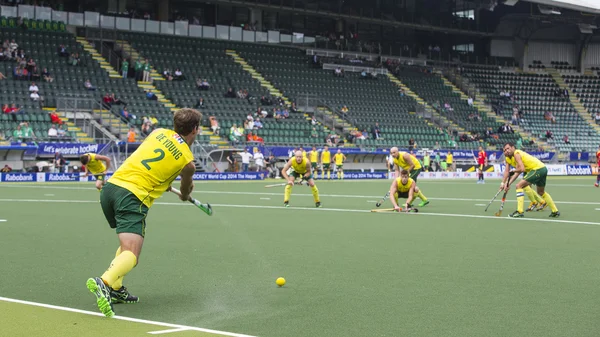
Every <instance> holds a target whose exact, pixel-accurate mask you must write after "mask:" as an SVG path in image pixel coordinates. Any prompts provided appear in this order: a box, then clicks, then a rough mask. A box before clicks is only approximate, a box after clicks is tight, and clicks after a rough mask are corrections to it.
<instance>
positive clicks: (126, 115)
mask: <svg viewBox="0 0 600 337" xmlns="http://www.w3.org/2000/svg"><path fill="white" fill-rule="evenodd" d="M121 117H122V118H123V119H125V120H126V121H127V123H130V122H131V120H132V119H135V116H134V115H132V114H130V113H129V111H127V107H123V109H122V110H121Z"/></svg>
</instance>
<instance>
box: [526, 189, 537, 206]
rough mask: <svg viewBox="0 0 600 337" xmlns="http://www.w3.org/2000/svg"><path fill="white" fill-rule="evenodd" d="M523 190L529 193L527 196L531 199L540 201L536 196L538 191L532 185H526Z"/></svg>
mask: <svg viewBox="0 0 600 337" xmlns="http://www.w3.org/2000/svg"><path fill="white" fill-rule="evenodd" d="M523 192H525V195H527V198H529V201H531V202H538V201H537V199H536V197H535V195H536V193H535V191H534V190H533V189H532V188H531V187H530V186H527V187H525V188H524V189H523Z"/></svg>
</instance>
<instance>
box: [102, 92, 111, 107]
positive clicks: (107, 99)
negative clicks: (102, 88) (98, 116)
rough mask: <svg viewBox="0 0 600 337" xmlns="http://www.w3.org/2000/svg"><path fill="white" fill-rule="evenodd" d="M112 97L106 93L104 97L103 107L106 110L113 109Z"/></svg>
mask: <svg viewBox="0 0 600 337" xmlns="http://www.w3.org/2000/svg"><path fill="white" fill-rule="evenodd" d="M112 103H113V100H112V97H110V95H109V94H108V93H106V94H105V95H104V97H102V105H103V106H104V107H105V108H106V109H110V108H111V107H112Z"/></svg>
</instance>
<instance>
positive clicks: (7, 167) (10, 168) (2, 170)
mask: <svg viewBox="0 0 600 337" xmlns="http://www.w3.org/2000/svg"><path fill="white" fill-rule="evenodd" d="M11 171H12V167H10V166H8V165H4V167H3V168H2V169H0V172H1V173H10V172H11Z"/></svg>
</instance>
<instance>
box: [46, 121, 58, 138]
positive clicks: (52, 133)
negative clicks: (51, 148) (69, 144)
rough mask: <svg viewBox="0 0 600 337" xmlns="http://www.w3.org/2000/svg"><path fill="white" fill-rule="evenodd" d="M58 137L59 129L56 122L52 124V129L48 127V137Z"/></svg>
mask: <svg viewBox="0 0 600 337" xmlns="http://www.w3.org/2000/svg"><path fill="white" fill-rule="evenodd" d="M56 137H58V130H56V127H55V126H54V124H52V125H50V129H48V138H56Z"/></svg>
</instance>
